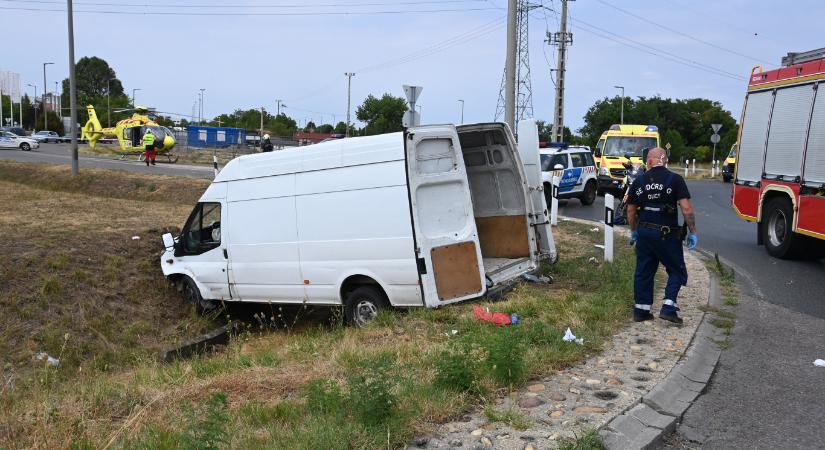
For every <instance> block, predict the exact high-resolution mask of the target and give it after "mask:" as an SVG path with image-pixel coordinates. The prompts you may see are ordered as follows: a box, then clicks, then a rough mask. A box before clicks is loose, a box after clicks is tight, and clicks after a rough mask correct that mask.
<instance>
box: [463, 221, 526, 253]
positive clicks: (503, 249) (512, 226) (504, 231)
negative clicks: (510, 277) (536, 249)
mask: <svg viewBox="0 0 825 450" xmlns="http://www.w3.org/2000/svg"><path fill="white" fill-rule="evenodd" d="M476 227H478V239H479V241H480V242H481V254H482V255H484V257H485V258H526V257H529V256H530V238H529V236H527V217H525V215H524V214H521V215H518V216H495V217H476Z"/></svg>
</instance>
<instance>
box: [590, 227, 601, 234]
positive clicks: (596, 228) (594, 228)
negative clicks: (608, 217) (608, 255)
mask: <svg viewBox="0 0 825 450" xmlns="http://www.w3.org/2000/svg"><path fill="white" fill-rule="evenodd" d="M590 231H592V232H594V233H595V232H597V231H599V227H593V228H591V229H590Z"/></svg>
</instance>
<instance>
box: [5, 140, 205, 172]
mask: <svg viewBox="0 0 825 450" xmlns="http://www.w3.org/2000/svg"><path fill="white" fill-rule="evenodd" d="M3 159H10V160H14V161H22V162H41V163H51V164H65V165H71V161H72V159H71V148H70V145H69V144H53V143H49V144H40V148H38V149H35V150H32V151H30V152H23V151H20V150H16V149H0V160H3ZM79 164H80V170H81V171H82V170H83V168H84V167H94V168H97V169H112V170H125V171H129V172H138V173H159V174H162V175H178V176H187V177H195V178H210V179H211V178H212V177H213V176H214V171H213V170H212V168H211V167H209V166H197V165H186V164H180V163H176V164H169V163H165V162H163V158H158V159H157V165H155V166H146V164H145V163H143V162H140V161H137V160H135V159H132V160H119V159H116V158H106V157H96V156H85V155H82V154H81V155H80V157H79Z"/></svg>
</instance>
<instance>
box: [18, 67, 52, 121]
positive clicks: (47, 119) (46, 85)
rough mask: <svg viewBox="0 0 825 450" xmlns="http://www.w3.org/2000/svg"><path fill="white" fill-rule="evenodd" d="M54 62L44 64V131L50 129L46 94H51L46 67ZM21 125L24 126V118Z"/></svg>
mask: <svg viewBox="0 0 825 450" xmlns="http://www.w3.org/2000/svg"><path fill="white" fill-rule="evenodd" d="M49 64H54V63H53V62H47V63H43V129H44V130H48V129H49V114H48V111H47V110H46V93H47V92H49V85H48V84H46V66H48V65H49ZM20 124H21V125H22V124H23V117H20Z"/></svg>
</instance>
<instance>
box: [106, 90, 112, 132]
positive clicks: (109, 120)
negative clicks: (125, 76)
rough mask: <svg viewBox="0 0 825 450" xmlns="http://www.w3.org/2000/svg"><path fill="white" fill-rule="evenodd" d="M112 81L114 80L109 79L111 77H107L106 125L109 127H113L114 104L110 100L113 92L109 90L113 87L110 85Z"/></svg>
mask: <svg viewBox="0 0 825 450" xmlns="http://www.w3.org/2000/svg"><path fill="white" fill-rule="evenodd" d="M110 81H112V80H111V79H109V78H107V79H106V126H107V127H109V128H111V127H112V105H111V102H110V101H109V97H111V94H110V92H109V91H110V89H111V88H110V87H109V82H110Z"/></svg>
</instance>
